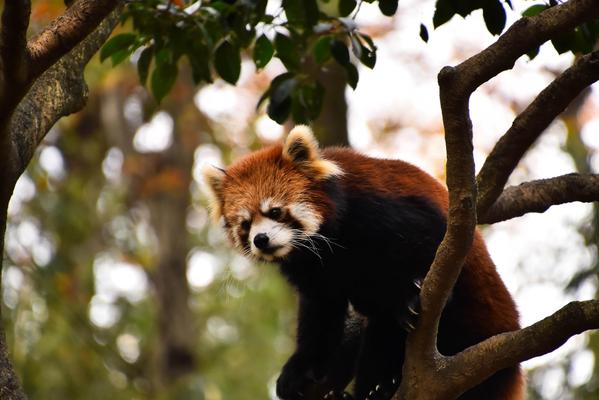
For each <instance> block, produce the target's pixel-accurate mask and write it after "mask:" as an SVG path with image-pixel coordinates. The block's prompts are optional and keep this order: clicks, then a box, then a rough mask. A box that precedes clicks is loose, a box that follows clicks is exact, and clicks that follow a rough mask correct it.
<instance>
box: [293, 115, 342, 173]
mask: <svg viewBox="0 0 599 400" xmlns="http://www.w3.org/2000/svg"><path fill="white" fill-rule="evenodd" d="M283 158H284V159H286V160H288V161H291V162H292V163H295V164H297V165H299V166H300V168H301V169H302V170H303V171H304V172H306V173H307V174H309V175H310V176H313V177H314V178H316V179H326V178H329V177H331V176H335V175H341V174H342V173H343V171H342V170H341V168H339V166H337V164H335V163H334V162H332V161H329V160H326V159H324V158H322V157H321V156H320V150H319V149H318V142H317V141H316V138H315V137H314V134H313V133H312V130H311V129H310V128H309V127H308V126H306V125H297V126H296V127H295V128H293V129H292V130H291V132H289V135H288V136H287V139H286V140H285V144H284V145H283Z"/></svg>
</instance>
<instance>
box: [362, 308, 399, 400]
mask: <svg viewBox="0 0 599 400" xmlns="http://www.w3.org/2000/svg"><path fill="white" fill-rule="evenodd" d="M405 339H406V332H405V331H404V329H403V328H402V327H401V326H400V325H399V324H398V323H397V322H395V321H392V320H390V319H383V318H378V319H377V318H370V319H369V322H368V326H367V328H366V331H365V333H364V339H363V342H362V349H361V352H360V357H359V361H358V368H357V371H356V386H355V399H356V400H365V399H369V400H388V399H390V398H391V396H392V395H393V393H394V392H395V390H396V389H397V387H398V385H399V381H400V380H401V368H402V365H403V359H404V343H405Z"/></svg>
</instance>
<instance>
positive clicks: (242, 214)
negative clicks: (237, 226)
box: [237, 208, 252, 221]
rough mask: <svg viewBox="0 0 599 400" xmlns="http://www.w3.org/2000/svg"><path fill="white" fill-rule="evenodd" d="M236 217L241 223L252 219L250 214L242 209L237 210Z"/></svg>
mask: <svg viewBox="0 0 599 400" xmlns="http://www.w3.org/2000/svg"><path fill="white" fill-rule="evenodd" d="M237 216H238V217H239V219H240V220H241V221H248V220H249V219H250V218H251V217H252V214H250V212H249V211H248V210H246V209H243V208H242V209H241V210H239V213H237Z"/></svg>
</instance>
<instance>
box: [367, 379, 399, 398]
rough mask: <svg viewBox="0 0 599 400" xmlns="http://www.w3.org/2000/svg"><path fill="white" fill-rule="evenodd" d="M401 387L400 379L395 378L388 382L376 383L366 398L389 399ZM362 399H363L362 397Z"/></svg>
mask: <svg viewBox="0 0 599 400" xmlns="http://www.w3.org/2000/svg"><path fill="white" fill-rule="evenodd" d="M398 388H399V381H398V379H396V378H393V379H392V380H391V381H389V382H387V383H386V384H380V385H376V386H375V387H374V388H373V389H372V390H371V391H370V392H369V393H368V396H367V397H366V398H365V399H364V400H389V399H391V398H392V397H393V395H394V394H395V392H396V391H397V389H398ZM360 400H361V399H360Z"/></svg>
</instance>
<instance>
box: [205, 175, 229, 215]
mask: <svg viewBox="0 0 599 400" xmlns="http://www.w3.org/2000/svg"><path fill="white" fill-rule="evenodd" d="M202 175H203V177H204V181H205V182H206V184H207V186H208V195H209V201H210V204H209V207H210V214H211V215H212V218H214V219H215V220H216V221H218V219H219V218H220V217H221V216H222V209H221V204H222V201H223V182H224V180H225V177H226V176H227V174H226V172H225V170H224V169H221V168H218V167H215V166H214V165H205V166H204V167H203V169H202Z"/></svg>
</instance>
